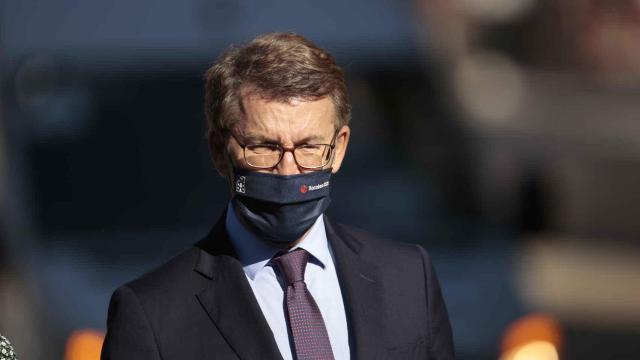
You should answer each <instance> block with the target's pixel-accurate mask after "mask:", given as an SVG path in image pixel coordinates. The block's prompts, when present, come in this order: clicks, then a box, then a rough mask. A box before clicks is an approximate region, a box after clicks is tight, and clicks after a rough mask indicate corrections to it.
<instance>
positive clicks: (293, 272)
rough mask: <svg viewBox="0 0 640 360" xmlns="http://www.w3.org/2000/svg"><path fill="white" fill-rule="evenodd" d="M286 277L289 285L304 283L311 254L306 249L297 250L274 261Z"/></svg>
mask: <svg viewBox="0 0 640 360" xmlns="http://www.w3.org/2000/svg"><path fill="white" fill-rule="evenodd" d="M273 260H274V261H275V263H276V264H278V267H279V268H280V272H281V273H282V275H283V276H284V280H285V281H286V282H287V285H290V284H293V283H295V282H298V281H304V269H305V268H306V267H307V262H308V261H309V253H308V252H307V250H305V249H300V248H299V249H296V250H293V251H291V252H288V253H286V254H282V255H280V256H277V257H275V258H274V259H273Z"/></svg>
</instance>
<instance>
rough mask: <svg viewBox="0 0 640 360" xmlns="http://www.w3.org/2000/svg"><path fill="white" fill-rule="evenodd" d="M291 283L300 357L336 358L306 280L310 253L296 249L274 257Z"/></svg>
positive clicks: (293, 322)
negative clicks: (305, 274) (305, 273)
mask: <svg viewBox="0 0 640 360" xmlns="http://www.w3.org/2000/svg"><path fill="white" fill-rule="evenodd" d="M274 261H275V263H276V264H277V265H278V268H279V269H280V273H281V274H282V276H283V277H284V280H285V282H286V284H287V315H288V317H289V328H290V329H291V334H292V335H293V344H294V348H295V355H296V356H295V358H296V359H297V360H333V352H332V351H331V343H330V342H329V335H328V334H327V329H326V327H325V326H324V321H323V320H322V314H321V313H320V310H319V309H318V305H317V304H316V302H315V300H313V297H312V296H311V293H310V292H309V290H308V289H307V284H306V283H305V282H304V270H305V268H306V267H307V262H308V261H309V253H308V252H307V251H306V250H304V249H296V250H294V251H291V252H288V253H286V254H284V255H280V256H278V257H276V258H274Z"/></svg>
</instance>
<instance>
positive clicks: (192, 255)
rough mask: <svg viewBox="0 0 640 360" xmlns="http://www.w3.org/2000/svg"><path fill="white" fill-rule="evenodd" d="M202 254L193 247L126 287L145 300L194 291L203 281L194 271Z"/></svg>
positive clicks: (127, 284)
mask: <svg viewBox="0 0 640 360" xmlns="http://www.w3.org/2000/svg"><path fill="white" fill-rule="evenodd" d="M200 252H201V250H200V249H199V248H197V247H195V246H191V247H190V248H188V249H186V250H184V251H182V252H181V253H179V254H178V255H176V256H174V257H173V258H171V259H170V260H168V261H166V262H164V263H162V264H160V265H158V266H157V267H155V268H153V269H151V270H149V271H148V272H146V273H144V274H143V275H141V276H139V277H138V278H136V279H134V280H131V281H129V282H128V283H126V284H125V285H124V286H126V287H128V288H130V289H131V290H132V291H133V292H134V293H135V294H136V295H137V296H138V297H140V298H143V299H144V298H147V297H152V298H153V297H155V296H156V295H160V294H164V295H167V294H171V293H182V292H183V291H187V290H192V288H193V287H194V286H196V285H199V284H201V281H202V280H201V278H202V277H201V276H200V275H199V274H198V273H196V272H195V271H194V268H195V266H196V263H197V261H198V258H199V256H200Z"/></svg>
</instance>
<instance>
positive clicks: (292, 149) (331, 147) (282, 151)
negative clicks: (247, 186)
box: [227, 131, 339, 170]
mask: <svg viewBox="0 0 640 360" xmlns="http://www.w3.org/2000/svg"><path fill="white" fill-rule="evenodd" d="M227 132H228V133H229V134H230V135H231V137H232V138H233V139H234V140H235V141H236V142H237V143H238V145H240V147H241V148H242V157H243V158H244V162H245V163H246V164H247V165H249V166H250V167H252V168H254V169H273V168H274V167H276V166H278V164H280V162H281V161H282V158H283V157H284V154H285V153H286V152H291V155H293V161H295V163H296V165H297V166H298V167H300V168H302V169H306V170H319V169H322V168H323V167H325V166H327V164H329V163H330V162H331V159H332V157H333V150H334V149H335V147H336V144H335V141H336V138H337V136H338V132H339V131H336V132H335V133H334V134H333V138H331V143H329V144H300V145H294V146H291V147H284V146H282V144H268V143H252V144H243V143H242V142H241V141H240V140H238V138H237V137H236V135H235V134H234V133H233V131H227ZM251 145H262V146H267V147H274V148H278V150H280V158H279V159H278V161H277V162H276V163H275V165H273V166H256V165H252V164H250V163H249V161H247V151H246V149H247V146H251ZM308 145H323V146H328V147H329V154H328V156H327V158H328V160H327V162H326V163H325V164H322V165H321V166H316V167H308V166H303V165H300V163H299V162H298V159H297V158H296V153H295V151H296V149H298V148H300V147H303V146H308Z"/></svg>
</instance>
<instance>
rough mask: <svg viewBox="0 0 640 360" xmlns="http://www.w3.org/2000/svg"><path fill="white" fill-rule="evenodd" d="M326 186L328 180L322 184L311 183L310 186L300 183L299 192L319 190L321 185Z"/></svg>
mask: <svg viewBox="0 0 640 360" xmlns="http://www.w3.org/2000/svg"><path fill="white" fill-rule="evenodd" d="M327 186H329V182H328V181H325V182H323V183H322V184H318V185H311V186H308V185H302V186H300V192H301V193H303V194H306V193H307V191H314V190H319V189H322V188H323V187H327Z"/></svg>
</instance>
